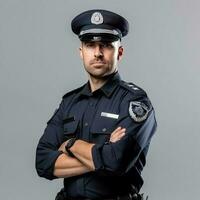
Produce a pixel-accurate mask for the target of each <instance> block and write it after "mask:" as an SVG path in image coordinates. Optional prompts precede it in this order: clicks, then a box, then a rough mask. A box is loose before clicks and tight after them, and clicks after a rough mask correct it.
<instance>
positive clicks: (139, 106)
mask: <svg viewBox="0 0 200 200" xmlns="http://www.w3.org/2000/svg"><path fill="white" fill-rule="evenodd" d="M149 111H150V110H149V108H148V107H147V106H146V105H145V104H144V103H142V102H139V101H131V102H130V104H129V115H130V116H131V118H132V119H133V120H134V121H135V122H142V121H144V120H145V119H146V118H147V116H148V113H149Z"/></svg>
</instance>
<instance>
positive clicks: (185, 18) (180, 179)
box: [0, 0, 200, 200]
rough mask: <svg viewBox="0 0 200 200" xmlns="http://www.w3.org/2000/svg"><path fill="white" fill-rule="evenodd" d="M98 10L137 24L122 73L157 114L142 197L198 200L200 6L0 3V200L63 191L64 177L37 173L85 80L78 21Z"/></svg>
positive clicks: (107, 0) (135, 1)
mask: <svg viewBox="0 0 200 200" xmlns="http://www.w3.org/2000/svg"><path fill="white" fill-rule="evenodd" d="M92 8H104V9H109V10H112V11H115V12H117V13H119V14H121V15H123V16H125V17H126V18H127V19H128V20H129V22H130V25H131V26H130V33H129V35H128V36H127V37H126V38H125V39H124V41H123V45H124V47H125V55H124V59H123V60H122V62H121V63H120V73H121V75H122V77H123V79H125V80H127V81H132V82H134V83H136V84H138V85H139V86H141V87H143V88H144V89H145V90H146V91H147V92H148V94H149V97H150V98H151V100H152V102H153V104H154V107H155V110H156V114H157V121H158V130H157V133H156V135H155V137H154V138H153V141H152V145H151V148H150V151H149V154H148V159H147V166H146V168H145V170H144V172H143V176H144V179H145V184H144V186H143V188H142V191H144V192H145V193H147V194H149V196H150V200H169V199H172V200H186V199H187V200H188V199H198V196H199V195H200V192H199V191H198V189H199V185H200V184H199V179H200V173H199V170H200V160H199V145H200V136H199V134H200V128H199V124H200V109H199V102H200V90H199V86H200V79H199V73H200V69H199V66H200V59H199V51H200V48H199V47H200V26H199V20H200V12H199V10H200V1H198V0H196V1H195V0H166V1H164V0H148V1H144V0H130V1H126V0H123V1H116V0H99V1H89V0H84V1H83V0H73V1H69V0H57V1H55V0H32V1H30V0H1V1H0V134H1V139H0V198H1V199H4V200H10V199H16V200H21V199H22V200H26V199H29V200H36V199H42V200H50V199H54V196H55V194H56V192H57V191H58V190H59V188H61V185H62V181H61V180H55V181H48V180H45V179H43V178H39V177H38V176H37V174H36V171H35V168H34V160H35V148H36V145H37V142H38V139H39V138H40V136H41V135H42V133H43V130H44V128H45V126H46V121H47V120H48V119H49V118H50V116H51V115H52V113H53V112H54V110H55V108H56V107H57V106H58V104H59V102H60V100H61V97H62V95H63V94H64V93H65V92H67V91H69V90H71V89H72V88H76V87H78V86H80V85H81V84H83V83H84V82H85V81H86V80H87V76H86V74H85V72H84V70H83V67H82V63H81V60H80V59H79V55H78V50H77V49H78V47H79V41H78V40H77V38H76V36H75V35H73V34H72V32H71V29H70V22H71V19H72V18H73V17H74V16H75V15H76V14H78V13H80V12H82V11H84V10H87V9H92Z"/></svg>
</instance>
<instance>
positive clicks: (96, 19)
mask: <svg viewBox="0 0 200 200" xmlns="http://www.w3.org/2000/svg"><path fill="white" fill-rule="evenodd" d="M91 23H92V24H103V16H102V14H101V13H100V12H95V13H93V14H92V17H91Z"/></svg>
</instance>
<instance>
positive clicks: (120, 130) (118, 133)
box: [110, 127, 126, 143]
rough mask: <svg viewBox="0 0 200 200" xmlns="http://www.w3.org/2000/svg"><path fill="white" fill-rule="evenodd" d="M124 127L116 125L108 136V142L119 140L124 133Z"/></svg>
mask: <svg viewBox="0 0 200 200" xmlns="http://www.w3.org/2000/svg"><path fill="white" fill-rule="evenodd" d="M125 131H126V129H125V128H122V127H118V128H116V129H115V130H114V131H113V132H112V133H111V136H110V142H112V143H115V142H117V141H119V140H120V139H121V138H122V137H123V136H124V135H125Z"/></svg>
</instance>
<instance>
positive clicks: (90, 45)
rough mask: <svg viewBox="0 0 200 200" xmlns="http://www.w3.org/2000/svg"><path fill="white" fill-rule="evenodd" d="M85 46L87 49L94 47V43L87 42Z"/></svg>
mask: <svg viewBox="0 0 200 200" xmlns="http://www.w3.org/2000/svg"><path fill="white" fill-rule="evenodd" d="M85 46H86V47H88V48H91V47H94V43H93V42H87V43H85Z"/></svg>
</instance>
